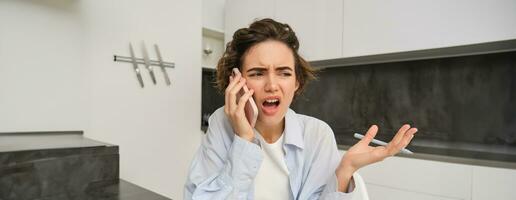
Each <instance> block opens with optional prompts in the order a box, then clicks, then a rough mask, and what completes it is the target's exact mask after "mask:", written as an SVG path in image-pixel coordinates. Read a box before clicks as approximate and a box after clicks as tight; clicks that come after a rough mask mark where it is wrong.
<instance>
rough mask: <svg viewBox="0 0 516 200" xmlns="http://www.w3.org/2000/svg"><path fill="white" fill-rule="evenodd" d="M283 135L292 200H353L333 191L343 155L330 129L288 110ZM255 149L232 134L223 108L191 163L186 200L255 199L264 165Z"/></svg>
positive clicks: (216, 112)
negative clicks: (336, 171)
mask: <svg viewBox="0 0 516 200" xmlns="http://www.w3.org/2000/svg"><path fill="white" fill-rule="evenodd" d="M255 133H256V137H261V136H260V134H259V133H258V132H257V131H256V130H255ZM283 134H285V136H284V137H285V141H284V144H283V149H284V151H285V163H286V165H287V168H288V170H289V172H290V174H289V183H290V194H291V195H290V199H299V200H304V199H327V200H329V199H351V197H352V196H353V194H354V192H351V193H343V192H339V191H337V178H336V176H335V169H336V168H337V166H338V165H339V162H340V160H341V156H340V154H339V152H338V150H337V144H336V142H335V137H334V135H333V131H332V130H331V128H330V126H328V124H326V123H325V122H323V121H321V120H319V119H316V118H313V117H309V116H306V115H301V114H297V113H295V112H294V111H293V110H291V109H289V110H288V111H287V113H286V115H285V129H284V132H283ZM259 145H260V144H259V140H258V139H256V140H255V141H254V142H249V141H247V140H245V139H242V138H240V137H239V136H237V135H235V133H234V131H233V128H232V127H231V124H230V122H229V119H228V118H227V116H226V114H225V113H224V108H223V107H222V108H219V109H217V110H216V111H215V112H214V113H213V114H212V116H211V117H210V119H209V127H208V131H207V133H206V135H205V136H204V138H203V141H202V144H201V147H200V148H199V150H198V152H197V153H196V155H195V157H194V159H193V161H192V163H191V166H190V172H189V174H188V177H187V181H186V184H185V191H184V199H188V200H189V199H210V200H212V199H254V184H253V180H254V177H255V176H256V174H257V172H258V169H259V168H260V164H261V162H262V160H263V155H262V150H261V148H260V146H259ZM350 184H351V183H350Z"/></svg>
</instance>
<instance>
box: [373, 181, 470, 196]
mask: <svg viewBox="0 0 516 200" xmlns="http://www.w3.org/2000/svg"><path fill="white" fill-rule="evenodd" d="M366 187H367V191H368V194H369V199H396V200H415V199H417V200H459V199H460V198H451V197H444V196H440V195H435V194H429V193H421V192H414V191H408V190H402V189H396V188H392V187H388V186H381V185H375V184H366ZM460 200H462V199H460Z"/></svg>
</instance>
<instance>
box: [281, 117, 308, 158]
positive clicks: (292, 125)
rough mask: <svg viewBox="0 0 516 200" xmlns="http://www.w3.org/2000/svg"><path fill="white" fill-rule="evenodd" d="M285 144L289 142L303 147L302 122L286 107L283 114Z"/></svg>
mask: <svg viewBox="0 0 516 200" xmlns="http://www.w3.org/2000/svg"><path fill="white" fill-rule="evenodd" d="M284 134H285V144H291V145H294V146H297V147H298V148H301V149H304V147H305V141H304V138H303V124H302V123H301V122H300V121H299V118H298V116H297V114H296V112H294V111H293V110H292V109H290V108H289V109H288V110H287V113H286V114H285V132H284Z"/></svg>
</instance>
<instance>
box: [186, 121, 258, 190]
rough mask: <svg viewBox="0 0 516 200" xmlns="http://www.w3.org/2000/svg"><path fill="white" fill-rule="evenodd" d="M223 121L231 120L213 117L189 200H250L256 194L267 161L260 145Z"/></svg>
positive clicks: (193, 172)
mask: <svg viewBox="0 0 516 200" xmlns="http://www.w3.org/2000/svg"><path fill="white" fill-rule="evenodd" d="M223 120H227V118H225V116H222V117H221V115H216V114H213V115H212V117H210V120H209V122H210V123H209V127H208V131H207V133H206V135H205V136H204V138H203V141H202V143H201V147H200V148H199V150H198V152H197V153H196V155H195V157H194V159H193V161H192V164H191V166H190V170H189V173H188V177H187V180H186V184H185V191H184V199H185V200H186V199H188V200H190V199H210V200H211V199H247V197H248V195H249V192H250V191H252V187H251V186H252V182H253V179H254V177H255V176H256V174H257V172H258V169H259V167H260V164H261V162H262V160H263V155H262V152H261V149H260V146H258V145H257V144H256V143H253V142H249V141H247V140H245V139H242V138H240V137H239V136H237V135H234V133H233V131H232V128H231V127H229V129H228V128H227V126H226V125H227V124H224V121H223ZM228 124H229V123H228ZM231 134H233V135H231ZM255 142H256V141H255Z"/></svg>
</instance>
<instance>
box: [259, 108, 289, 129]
mask: <svg viewBox="0 0 516 200" xmlns="http://www.w3.org/2000/svg"><path fill="white" fill-rule="evenodd" d="M286 113H287V109H280V110H279V111H278V112H277V113H275V114H274V115H265V114H263V112H261V111H260V114H259V115H258V121H260V122H261V123H262V125H265V126H274V125H277V124H278V123H280V122H281V121H282V120H283V118H285V114H286Z"/></svg>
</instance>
